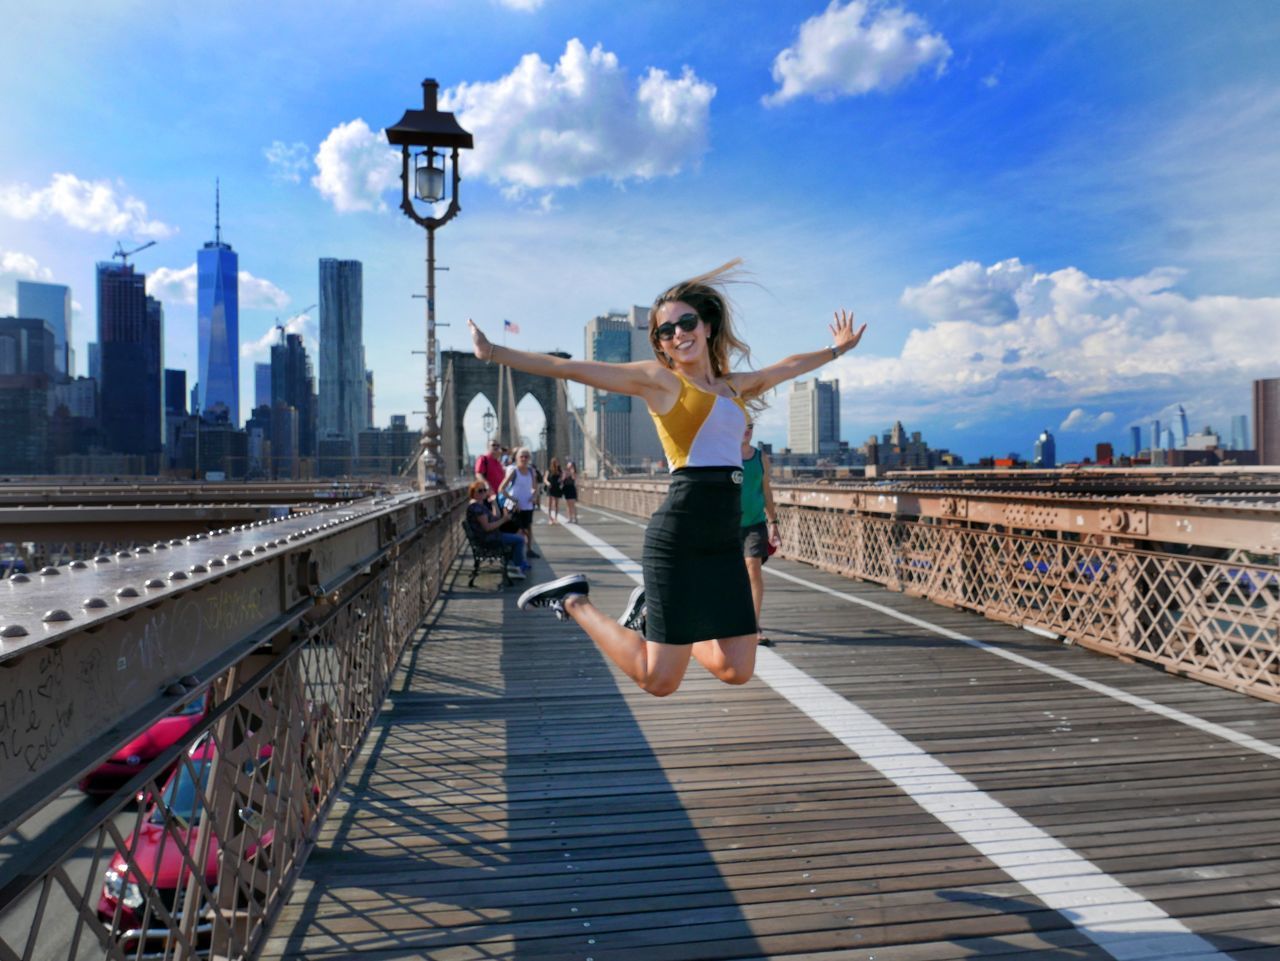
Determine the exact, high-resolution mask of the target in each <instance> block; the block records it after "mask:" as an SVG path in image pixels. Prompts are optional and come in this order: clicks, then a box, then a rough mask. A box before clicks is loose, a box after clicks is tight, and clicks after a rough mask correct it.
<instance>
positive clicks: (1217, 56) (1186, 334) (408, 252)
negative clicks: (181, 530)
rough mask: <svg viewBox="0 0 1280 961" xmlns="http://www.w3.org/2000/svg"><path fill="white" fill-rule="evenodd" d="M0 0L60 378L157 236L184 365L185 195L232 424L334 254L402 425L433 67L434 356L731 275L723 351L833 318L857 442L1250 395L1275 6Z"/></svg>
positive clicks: (169, 313)
mask: <svg viewBox="0 0 1280 961" xmlns="http://www.w3.org/2000/svg"><path fill="white" fill-rule="evenodd" d="M6 6H7V8H8V9H7V10H6V12H5V15H4V16H5V24H6V29H5V30H4V31H3V34H2V35H0V88H2V89H3V91H4V96H3V97H0V129H2V130H3V131H4V137H3V141H0V143H2V144H3V146H2V147H0V312H5V311H8V310H11V309H13V306H12V298H13V289H14V281H15V280H16V279H20V278H23V277H33V278H37V279H45V280H52V281H55V282H59V283H66V284H69V285H70V286H71V287H72V293H73V296H74V299H75V301H76V303H77V304H78V305H79V313H78V314H77V316H76V317H75V320H74V325H75V331H74V333H75V336H74V340H75V341H76V345H77V347H78V348H79V351H80V356H81V365H82V366H83V363H84V356H85V352H84V349H83V345H84V343H85V342H86V341H87V340H89V339H91V337H92V336H93V328H94V325H95V309H96V305H95V303H94V294H93V264H94V262H95V261H96V260H100V259H106V258H107V257H108V256H109V254H110V253H111V251H112V250H113V249H114V247H115V244H116V242H117V241H118V240H120V241H124V242H125V243H129V242H130V241H133V242H138V243H140V242H144V241H146V240H149V239H155V240H157V246H155V247H153V248H152V249H150V250H148V251H146V252H145V253H143V254H140V255H139V256H138V258H137V264H138V266H139V267H140V268H141V269H144V270H146V271H147V272H148V273H149V274H150V275H151V278H152V282H153V292H154V293H156V294H157V296H159V297H161V299H162V300H163V301H164V302H165V309H166V354H167V356H166V364H167V366H172V367H185V368H187V369H188V371H190V372H192V373H194V369H195V365H196V354H195V342H194V330H195V307H194V303H193V300H194V297H193V286H192V283H193V280H194V275H193V272H192V268H193V265H194V263H195V251H196V249H197V248H198V247H199V246H200V245H201V244H202V243H204V242H205V241H206V240H209V239H210V238H211V236H212V232H213V223H212V218H213V183H214V178H215V177H220V178H221V180H222V188H223V223H222V225H223V234H224V238H225V239H226V240H228V241H229V242H230V243H231V244H232V245H233V246H234V247H235V248H236V250H237V252H238V253H239V255H240V267H241V270H242V271H244V272H247V274H248V276H246V277H243V278H242V285H241V300H242V312H241V338H242V342H243V343H244V351H243V354H244V357H243V364H244V366H243V369H242V378H241V379H242V385H243V390H242V393H243V403H242V406H244V407H245V409H247V406H248V402H249V400H250V392H251V389H252V387H251V385H252V377H251V369H252V363H253V360H254V359H259V360H261V359H265V351H264V349H263V348H262V347H261V346H255V345H258V344H260V343H262V342H265V339H269V338H264V335H267V334H268V333H269V331H270V329H271V327H272V325H273V324H274V323H275V322H276V319H277V318H279V319H280V321H281V322H282V323H285V322H288V323H290V324H291V325H292V326H293V327H295V328H296V329H300V330H302V331H303V332H304V333H305V334H307V335H308V336H312V337H313V336H314V333H315V329H316V314H315V311H314V310H313V311H311V312H310V313H308V314H305V315H301V316H299V312H300V311H302V309H303V308H305V307H307V306H308V305H310V304H313V303H314V302H315V301H316V300H317V294H316V282H317V266H316V261H317V260H318V258H320V257H326V256H335V257H349V258H356V259H359V260H361V261H363V262H364V264H365V342H366V349H367V354H368V360H369V364H370V366H371V367H372V368H373V370H374V372H375V376H376V381H377V401H376V405H377V420H378V422H379V423H386V420H387V417H388V415H389V414H391V413H408V412H410V411H413V410H418V409H420V408H421V406H422V403H421V392H422V390H421V380H422V360H421V358H420V357H417V356H415V355H413V354H411V353H410V351H411V350H412V349H415V348H419V347H421V341H422V328H423V321H422V308H421V303H422V302H421V301H420V300H413V299H412V297H411V295H412V294H414V293H418V292H420V291H421V290H422V284H423V234H422V231H421V230H420V229H419V228H417V227H415V226H413V225H412V224H411V223H410V222H409V221H408V220H406V219H405V218H404V217H403V216H402V215H401V214H400V213H399V211H398V210H397V209H396V203H397V202H398V201H397V196H398V184H397V182H396V169H397V164H396V163H395V162H394V161H389V160H388V156H389V154H388V150H387V148H386V147H385V145H384V144H383V143H381V142H380V139H379V138H380V132H381V130H382V129H383V128H385V127H386V126H388V125H390V124H392V123H394V122H395V121H396V120H397V119H399V117H400V114H401V113H402V111H403V110H404V109H405V108H406V107H409V106H417V105H418V104H419V103H420V96H421V94H420V87H419V84H420V82H421V80H422V79H423V78H424V77H427V76H431V77H435V78H437V79H438V80H439V82H440V84H441V87H442V92H443V95H444V97H445V99H446V102H447V104H449V105H450V107H451V109H454V110H455V111H457V113H458V115H459V118H460V120H461V121H462V122H463V124H464V126H467V127H468V128H469V129H471V130H472V131H473V132H474V133H475V135H476V144H477V147H476V150H475V151H474V152H473V153H471V154H469V155H466V156H464V161H463V162H464V167H463V175H464V183H463V190H462V206H463V212H462V214H461V215H460V216H459V217H458V219H457V220H455V221H454V222H452V223H450V224H449V225H448V226H447V227H446V228H444V230H443V231H441V233H440V234H439V236H438V254H439V261H440V263H441V264H443V265H447V266H448V267H449V268H450V269H449V272H448V273H443V274H440V275H438V276H439V282H440V289H439V294H438V307H439V315H440V320H441V322H443V323H449V324H451V326H450V327H448V328H444V329H443V330H442V331H441V334H442V341H443V344H444V346H445V347H454V348H458V347H463V346H465V341H464V321H465V319H466V317H468V316H474V317H475V318H476V319H477V321H478V322H480V323H481V324H482V326H485V327H486V328H487V329H488V330H490V331H496V330H497V329H499V328H500V327H501V321H502V319H503V318H509V319H511V320H513V321H515V322H517V323H518V324H519V325H520V327H521V333H520V334H519V335H518V336H516V337H513V338H512V339H511V343H512V344H513V345H518V346H523V347H527V348H530V349H543V350H550V349H555V348H560V349H565V350H568V351H570V352H571V353H574V354H575V355H580V354H581V352H582V329H583V326H584V324H585V323H586V321H587V320H588V319H590V318H591V317H592V316H594V315H596V314H598V313H602V312H604V311H606V310H609V309H611V308H625V307H626V306H627V305H629V304H633V303H639V304H646V303H648V302H649V301H650V300H651V299H652V298H653V296H654V294H655V293H657V292H658V291H659V290H661V289H663V288H664V287H666V286H667V285H669V284H670V283H672V282H674V281H675V280H678V279H680V278H682V277H685V276H689V275H691V274H694V273H699V272H701V271H703V270H705V269H708V268H710V267H713V266H715V265H717V264H719V263H722V262H724V261H726V260H728V259H730V258H732V257H736V256H741V257H743V258H744V259H745V260H746V266H747V268H748V269H749V270H750V272H751V275H752V277H753V279H754V281H755V284H753V285H748V286H744V287H742V288H740V289H739V290H738V292H737V301H738V305H739V308H740V310H741V318H742V325H743V329H744V331H745V333H746V335H747V338H748V340H749V341H750V343H751V345H752V348H753V352H754V357H755V360H756V363H765V362H769V361H772V360H774V359H777V358H779V357H781V356H783V355H785V354H787V353H790V352H792V351H795V350H800V349H812V348H815V347H819V346H822V345H823V344H825V343H826V342H827V341H828V337H829V335H828V334H827V331H826V323H827V320H828V319H829V317H830V314H831V311H832V310H833V309H834V308H836V307H839V306H847V307H852V308H854V309H855V310H856V311H857V312H858V315H859V317H860V318H861V319H863V320H865V321H867V323H868V324H869V330H868V334H867V336H866V338H865V340H864V342H863V344H862V346H861V347H860V348H859V349H858V350H857V351H856V352H854V353H853V354H851V355H849V356H847V357H845V358H842V359H841V361H839V362H838V363H837V364H834V365H832V366H830V367H828V368H827V369H826V370H825V372H824V376H838V377H839V378H840V381H841V387H842V433H843V435H844V437H845V438H846V439H848V440H850V441H851V442H853V443H855V444H856V443H861V442H862V441H863V440H865V439H866V437H867V436H868V435H869V434H871V433H872V432H876V433H879V432H881V431H883V430H885V429H886V428H887V427H888V426H889V425H890V424H891V423H892V421H893V420H895V419H901V420H902V421H903V422H904V423H905V424H906V426H907V428H908V429H909V430H921V431H922V432H923V433H924V436H925V439H926V440H928V441H929V442H930V443H931V444H932V445H933V446H940V447H949V448H951V449H953V450H957V451H959V452H961V453H963V454H964V455H966V456H967V457H976V456H978V455H980V454H983V453H992V452H996V453H1004V452H1008V451H1019V452H1022V453H1023V454H1029V453H1030V451H1031V446H1032V443H1033V441H1034V438H1035V435H1036V434H1037V433H1038V432H1039V430H1040V429H1041V428H1043V427H1046V426H1047V427H1049V428H1050V429H1052V430H1053V431H1054V432H1055V434H1056V435H1057V436H1058V440H1059V451H1060V453H1062V454H1064V455H1066V456H1068V457H1076V456H1081V455H1083V454H1086V453H1092V448H1093V444H1094V443H1095V442H1096V441H1099V440H1112V441H1114V442H1116V443H1117V445H1118V446H1119V445H1120V444H1121V443H1122V442H1123V441H1124V439H1125V438H1126V437H1127V434H1128V430H1127V427H1128V425H1129V424H1131V423H1146V422H1147V421H1149V420H1150V419H1151V418H1152V417H1156V416H1161V417H1163V419H1165V420H1167V419H1168V415H1169V411H1170V409H1171V408H1172V407H1173V406H1175V405H1177V404H1178V403H1182V404H1184V405H1185V406H1186V408H1187V410H1188V413H1189V416H1190V420H1191V426H1192V428H1193V429H1198V428H1199V427H1201V426H1203V425H1204V424H1205V423H1208V424H1212V425H1213V426H1214V427H1216V428H1218V429H1219V430H1222V431H1224V432H1225V431H1227V430H1228V429H1229V417H1230V415H1231V414H1235V413H1244V412H1246V411H1247V410H1248V407H1249V382H1250V380H1251V379H1253V378H1255V377H1260V376H1280V346H1277V345H1278V344H1280V339H1278V338H1277V337H1276V331H1277V329H1280V256H1278V254H1280V249H1278V248H1280V239H1278V238H1280V191H1278V190H1277V189H1276V188H1277V185H1278V184H1280V58H1277V57H1275V56H1274V51H1275V50H1276V49H1280V10H1277V8H1276V7H1275V5H1274V4H1270V3H1265V2H1256V0H1218V2H1214V3H1205V2H1176V0H1175V2H1155V0H1130V2H1125V3H1085V4H1081V3H1078V2H1077V3H1065V2H1062V3H1059V2H1053V0H1039V2H1036V3H1026V2H1019V0H1009V2H1001V0H991V2H977V0H967V2H955V0H953V2H945V0H937V2H929V0H908V2H906V3H871V2H857V0H852V2H842V0H836V2H834V3H830V4H824V3H821V2H798V0H783V2H777V0H775V2H770V3H762V2H756V0H739V2H711V0H708V2H699V3H689V2H687V0H686V2H682V3H675V2H665V0H657V2H644V3H636V4H618V3H616V2H576V0H540V2H539V0H507V2H500V0H457V2H445V0H416V2H399V0H390V2H383V3H379V4H376V5H370V4H345V3H336V2H335V3H329V4H314V3H312V4H302V3H294V2H283V3H278V4H272V5H261V4H252V5H251V4H248V3H238V2H231V3H222V4H216V5H213V4H211V5H200V6H192V7H189V8H182V9H178V8H177V5H173V4H161V3H149V2H129V0H123V2H116V3H112V4H110V5H107V6H96V7H95V8H94V9H93V12H92V13H91V14H88V15H86V14H85V13H84V7H83V5H82V4H73V3H70V2H52V3H43V4H27V5H22V6H20V5H16V4H12V3H11V4H7V5H6ZM35 52H38V56H34V53H35ZM774 400H775V402H774V404H773V407H772V409H771V411H770V412H768V413H766V414H765V415H764V416H763V417H762V418H761V419H760V420H759V423H760V430H759V431H758V433H759V435H760V439H762V440H766V441H772V442H774V443H777V444H783V443H785V440H786V432H785V420H784V412H785V410H786V403H785V396H782V395H779V396H777V397H775V399H774ZM413 421H418V422H419V423H420V418H416V417H414V418H411V422H413Z"/></svg>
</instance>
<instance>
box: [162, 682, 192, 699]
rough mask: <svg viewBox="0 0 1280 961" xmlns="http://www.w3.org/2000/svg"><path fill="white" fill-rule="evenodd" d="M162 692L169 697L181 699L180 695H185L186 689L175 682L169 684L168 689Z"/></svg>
mask: <svg viewBox="0 0 1280 961" xmlns="http://www.w3.org/2000/svg"><path fill="white" fill-rule="evenodd" d="M164 692H165V693H166V694H168V695H169V696H170V697H182V695H184V694H186V693H187V689H186V688H185V687H183V686H182V685H181V684H179V683H178V682H177V681H174V682H173V683H172V684H170V685H169V686H168V687H166V688H165V689H164Z"/></svg>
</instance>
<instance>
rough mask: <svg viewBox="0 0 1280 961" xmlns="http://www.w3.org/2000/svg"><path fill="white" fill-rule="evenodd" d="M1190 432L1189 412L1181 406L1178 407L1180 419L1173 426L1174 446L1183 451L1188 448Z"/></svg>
mask: <svg viewBox="0 0 1280 961" xmlns="http://www.w3.org/2000/svg"><path fill="white" fill-rule="evenodd" d="M1189 433H1190V431H1189V430H1188V429H1187V412H1186V410H1184V409H1183V406H1182V405H1181V404H1179V405H1178V419H1177V420H1176V421H1174V425H1173V440H1174V445H1175V446H1176V447H1177V448H1178V449H1179V450H1181V449H1182V448H1183V447H1186V446H1187V435H1188V434H1189Z"/></svg>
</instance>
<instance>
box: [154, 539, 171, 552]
mask: <svg viewBox="0 0 1280 961" xmlns="http://www.w3.org/2000/svg"><path fill="white" fill-rule="evenodd" d="M151 546H152V547H154V548H155V549H156V550H158V551H167V550H168V549H169V545H168V544H166V543H165V542H164V541H156V542H155V543H154V544H152V545H151Z"/></svg>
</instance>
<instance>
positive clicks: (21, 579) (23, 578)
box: [9, 574, 31, 584]
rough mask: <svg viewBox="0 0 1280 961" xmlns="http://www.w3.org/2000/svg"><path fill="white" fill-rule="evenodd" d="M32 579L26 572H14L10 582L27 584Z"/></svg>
mask: <svg viewBox="0 0 1280 961" xmlns="http://www.w3.org/2000/svg"><path fill="white" fill-rule="evenodd" d="M30 580H31V578H29V577H27V575H26V574H14V575H13V576H12V577H10V578H9V583H10V584H26V583H28V582H29V581H30Z"/></svg>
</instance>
